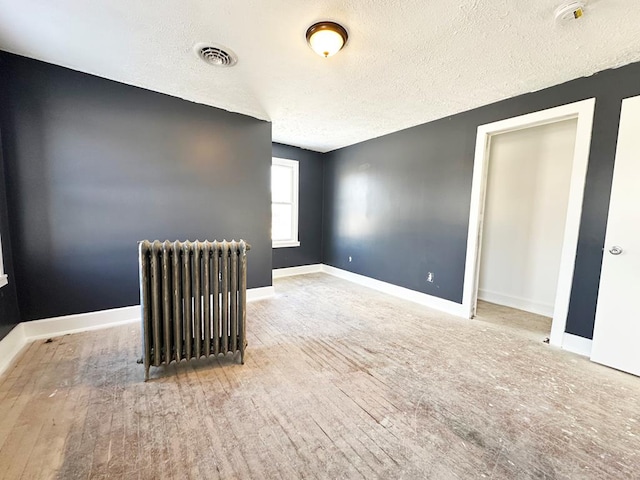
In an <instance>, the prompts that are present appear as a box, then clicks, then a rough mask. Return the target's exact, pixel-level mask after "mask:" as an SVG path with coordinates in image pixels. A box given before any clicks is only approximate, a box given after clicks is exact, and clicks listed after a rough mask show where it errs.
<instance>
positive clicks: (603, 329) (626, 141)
mask: <svg viewBox="0 0 640 480" xmlns="http://www.w3.org/2000/svg"><path fill="white" fill-rule="evenodd" d="M639 297H640V96H639V97H633V98H627V99H625V100H623V102H622V114H621V116H620V130H619V132H618V147H617V151H616V159H615V167H614V170H613V185H612V190H611V203H610V205H609V220H608V223H607V235H606V238H605V244H604V256H603V259H602V273H601V275H600V291H599V294H598V306H597V309H596V323H595V328H594V332H593V345H592V349H591V360H593V361H594V362H598V363H602V364H604V365H608V366H610V367H613V368H616V369H618V370H623V371H625V372H629V373H632V374H634V375H640V303H639V302H638V298H639Z"/></svg>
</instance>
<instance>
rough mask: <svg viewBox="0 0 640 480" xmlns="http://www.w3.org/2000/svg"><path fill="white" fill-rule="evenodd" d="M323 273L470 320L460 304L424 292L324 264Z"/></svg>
mask: <svg viewBox="0 0 640 480" xmlns="http://www.w3.org/2000/svg"><path fill="white" fill-rule="evenodd" d="M322 271H323V272H325V273H328V274H329V275H333V276H334V277H338V278H342V279H344V280H349V281H351V282H354V283H357V284H359V285H363V286H365V287H369V288H372V289H374V290H378V291H379V292H382V293H386V294H388V295H393V296H394V297H398V298H402V299H403V300H408V301H410V302H414V303H419V304H420V305H424V306H425V307H429V308H433V309H435V310H440V311H441V312H445V313H449V314H451V315H455V316H457V317H463V318H468V316H467V315H466V313H465V310H464V308H463V306H462V304H460V303H455V302H452V301H450V300H444V299H442V298H438V297H434V296H433V295H429V294H426V293H422V292H417V291H415V290H410V289H408V288H404V287H399V286H398V285H393V284H391V283H387V282H382V281H380V280H376V279H374V278H370V277H365V276H364V275H359V274H357V273H353V272H348V271H347V270H341V269H339V268H335V267H331V266H329V265H324V264H323V265H322Z"/></svg>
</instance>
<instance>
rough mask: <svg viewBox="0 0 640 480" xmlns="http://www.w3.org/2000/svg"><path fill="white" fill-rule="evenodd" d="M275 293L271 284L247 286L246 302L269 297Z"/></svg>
mask: <svg viewBox="0 0 640 480" xmlns="http://www.w3.org/2000/svg"><path fill="white" fill-rule="evenodd" d="M275 294H276V292H275V289H274V288H273V286H270V287H258V288H247V302H255V301H256V300H264V299H265V298H271V297H273V296H274V295H275Z"/></svg>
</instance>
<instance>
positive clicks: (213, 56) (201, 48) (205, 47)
mask: <svg viewBox="0 0 640 480" xmlns="http://www.w3.org/2000/svg"><path fill="white" fill-rule="evenodd" d="M193 49H194V51H195V52H196V55H198V57H199V58H200V59H201V60H202V61H203V62H206V63H208V64H209V65H213V66H214V67H233V66H234V65H235V64H236V63H238V57H237V56H236V54H235V53H233V52H232V51H231V50H229V49H228V48H226V47H223V46H221V45H215V44H213V45H209V44H206V43H198V44H197V45H196V46H195V47H193Z"/></svg>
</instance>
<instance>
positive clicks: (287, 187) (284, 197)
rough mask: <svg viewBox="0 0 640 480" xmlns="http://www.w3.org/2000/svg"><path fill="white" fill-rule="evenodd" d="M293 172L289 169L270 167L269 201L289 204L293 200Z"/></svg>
mask: <svg viewBox="0 0 640 480" xmlns="http://www.w3.org/2000/svg"><path fill="white" fill-rule="evenodd" d="M292 187H293V170H292V169H291V168H289V167H282V166H280V165H273V166H272V167H271V201H272V202H291V201H292V200H293V198H292V197H293V188H292Z"/></svg>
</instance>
